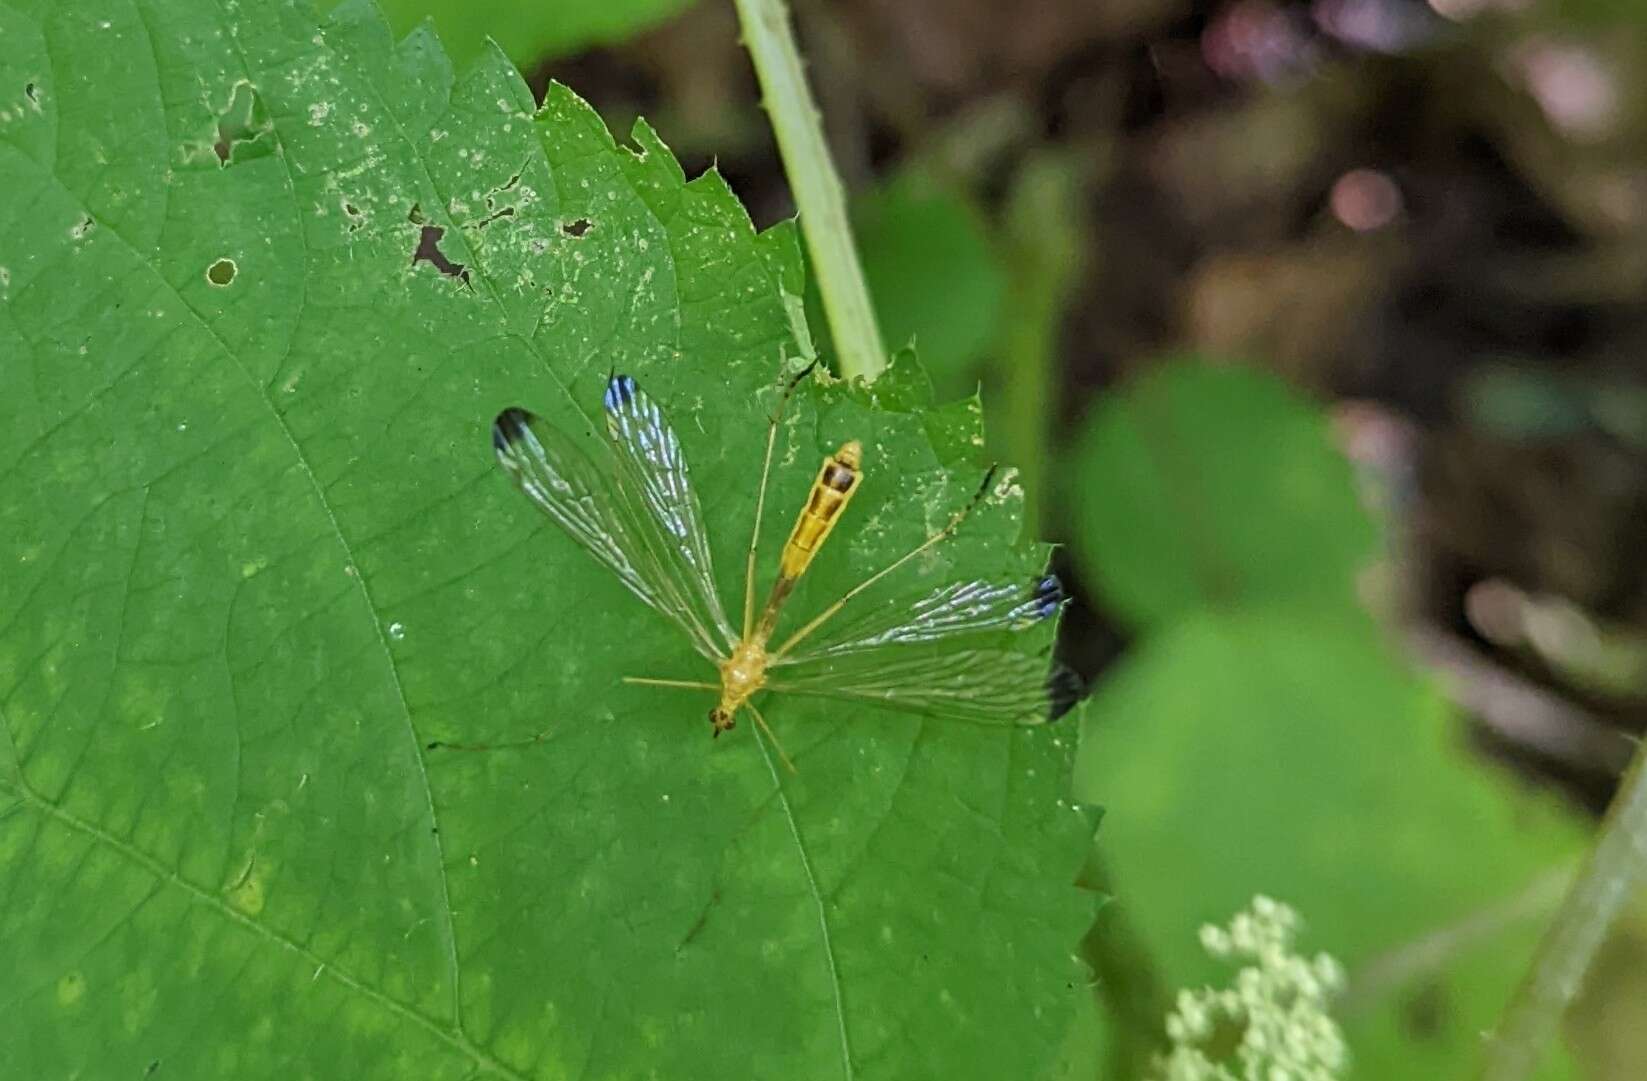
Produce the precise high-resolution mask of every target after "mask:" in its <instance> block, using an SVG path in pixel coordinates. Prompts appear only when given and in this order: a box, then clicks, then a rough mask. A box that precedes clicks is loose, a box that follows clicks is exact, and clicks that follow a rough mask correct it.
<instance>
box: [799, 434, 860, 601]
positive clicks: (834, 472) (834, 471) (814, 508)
mask: <svg viewBox="0 0 1647 1081" xmlns="http://www.w3.org/2000/svg"><path fill="white" fill-rule="evenodd" d="M862 465H863V446H862V445H861V444H860V443H859V442H858V441H857V440H855V439H854V440H852V441H850V442H847V443H843V444H841V449H840V450H838V451H836V452H835V453H834V454H831V455H830V456H829V457H827V458H825V459H824V461H823V465H822V466H820V467H819V468H818V476H817V479H815V480H814V481H813V482H812V491H811V492H809V493H808V494H807V497H806V505H805V506H803V507H802V508H801V513H800V514H799V515H798V516H797V517H796V518H795V528H794V529H792V530H790V531H789V540H787V541H786V542H784V546H783V558H782V559H781V560H780V561H779V563H778V576H779V577H780V578H790V579H794V578H799V577H800V576H801V575H802V574H804V573H805V572H806V568H807V567H808V566H809V565H811V563H812V557H813V556H815V555H817V554H818V549H819V548H821V547H823V542H824V541H825V539H827V538H828V536H829V531H830V530H831V529H834V528H835V523H836V522H837V521H838V520H839V519H840V517H841V511H843V510H845V509H846V504H847V502H848V501H849V500H850V499H851V498H852V493H853V492H855V491H857V490H858V482H859V481H860V480H862V479H863V473H862V472H861V471H860V468H861V466H862Z"/></svg>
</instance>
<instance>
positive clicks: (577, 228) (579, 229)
mask: <svg viewBox="0 0 1647 1081" xmlns="http://www.w3.org/2000/svg"><path fill="white" fill-rule="evenodd" d="M594 224H595V223H594V222H592V221H590V220H589V219H588V218H579V219H578V220H577V221H569V222H567V223H566V224H565V225H562V226H561V227H560V231H561V232H563V233H565V234H566V235H567V236H570V237H581V236H583V235H584V234H585V233H587V232H588V231H589V230H590V229H592V228H594Z"/></svg>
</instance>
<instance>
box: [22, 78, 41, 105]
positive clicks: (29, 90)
mask: <svg viewBox="0 0 1647 1081" xmlns="http://www.w3.org/2000/svg"><path fill="white" fill-rule="evenodd" d="M23 96H24V97H25V98H28V99H29V104H30V105H33V106H36V107H38V106H39V105H40V91H39V90H38V89H37V88H36V87H35V85H34V84H33V83H24V84H23Z"/></svg>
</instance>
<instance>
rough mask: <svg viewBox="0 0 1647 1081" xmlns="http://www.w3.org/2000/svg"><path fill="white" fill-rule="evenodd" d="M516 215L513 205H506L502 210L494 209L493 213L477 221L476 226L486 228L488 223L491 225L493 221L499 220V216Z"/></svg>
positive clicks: (509, 216) (510, 216) (508, 216)
mask: <svg viewBox="0 0 1647 1081" xmlns="http://www.w3.org/2000/svg"><path fill="white" fill-rule="evenodd" d="M514 216H515V208H514V207H512V206H506V207H504V208H503V209H502V210H494V211H493V212H492V213H490V214H488V215H486V216H485V217H484V218H482V219H480V220H479V221H477V222H475V228H476V229H484V228H486V227H487V226H488V225H491V224H492V223H493V222H495V221H497V220H498V219H499V218H512V217H514Z"/></svg>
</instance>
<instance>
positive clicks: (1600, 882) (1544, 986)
mask: <svg viewBox="0 0 1647 1081" xmlns="http://www.w3.org/2000/svg"><path fill="white" fill-rule="evenodd" d="M1644 762H1647V755H1644V752H1643V747H1642V745H1638V746H1637V748H1636V754H1635V758H1634V760H1633V761H1632V762H1631V764H1630V768H1629V770H1628V771H1627V772H1626V773H1625V775H1624V782H1623V784H1622V785H1620V786H1619V790H1618V795H1616V796H1614V797H1613V802H1612V806H1610V807H1608V808H1607V817H1606V818H1605V819H1604V820H1603V821H1602V823H1601V832H1600V834H1599V835H1598V836H1597V838H1596V842H1595V845H1594V847H1593V848H1592V849H1591V850H1590V855H1589V858H1588V859H1587V860H1586V861H1585V863H1584V866H1583V868H1581V869H1580V871H1579V873H1578V877H1577V879H1575V880H1574V882H1573V885H1572V888H1571V889H1570V890H1569V891H1568V892H1567V898H1566V900H1565V901H1563V902H1562V905H1561V909H1560V910H1559V911H1558V912H1557V913H1556V915H1555V920H1554V921H1553V922H1552V923H1551V924H1550V928H1549V930H1548V931H1546V932H1545V933H1544V938H1543V940H1542V941H1541V942H1539V944H1538V952H1537V953H1536V954H1535V955H1534V957H1533V961H1532V965H1531V967H1530V968H1529V969H1528V971H1527V975H1526V977H1525V978H1524V980H1523V982H1522V985H1521V987H1520V988H1519V989H1518V990H1517V991H1516V994H1515V997H1514V998H1513V999H1511V1001H1510V1004H1509V1006H1507V1007H1506V1008H1505V1010H1504V1016H1503V1018H1502V1019H1501V1020H1500V1022H1499V1025H1498V1029H1497V1031H1496V1032H1495V1033H1494V1034H1493V1035H1492V1037H1491V1039H1490V1040H1489V1041H1488V1044H1487V1051H1486V1057H1485V1059H1484V1060H1483V1063H1482V1068H1481V1072H1480V1074H1479V1075H1478V1076H1479V1078H1480V1079H1481V1081H1523V1079H1525V1078H1527V1077H1530V1076H1532V1073H1533V1071H1534V1070H1535V1069H1537V1067H1538V1065H1539V1062H1540V1061H1541V1059H1542V1057H1543V1053H1544V1051H1545V1049H1546V1044H1548V1042H1549V1040H1550V1037H1551V1035H1552V1034H1553V1033H1554V1032H1555V1029H1556V1025H1557V1023H1558V1022H1559V1021H1560V1020H1561V1015H1562V1014H1563V1013H1564V1012H1565V1011H1566V1009H1567V1006H1568V1005H1569V1004H1570V1003H1571V1002H1572V1000H1573V998H1574V997H1575V996H1576V995H1577V994H1578V992H1579V990H1580V988H1581V987H1582V986H1583V983H1584V974H1585V972H1586V971H1587V970H1588V969H1589V967H1590V963H1591V961H1593V960H1594V959H1595V955H1596V950H1597V949H1598V948H1599V947H1600V946H1601V943H1602V941H1603V939H1605V938H1606V936H1607V932H1608V929H1609V928H1611V927H1612V925H1613V921H1614V920H1615V919H1616V918H1617V916H1618V914H1619V910H1620V909H1622V908H1623V907H1624V904H1625V902H1627V901H1628V900H1629V899H1630V897H1631V895H1632V894H1633V893H1634V892H1635V891H1636V890H1638V889H1639V888H1640V887H1641V885H1642V883H1643V882H1644V881H1647V765H1644Z"/></svg>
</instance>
